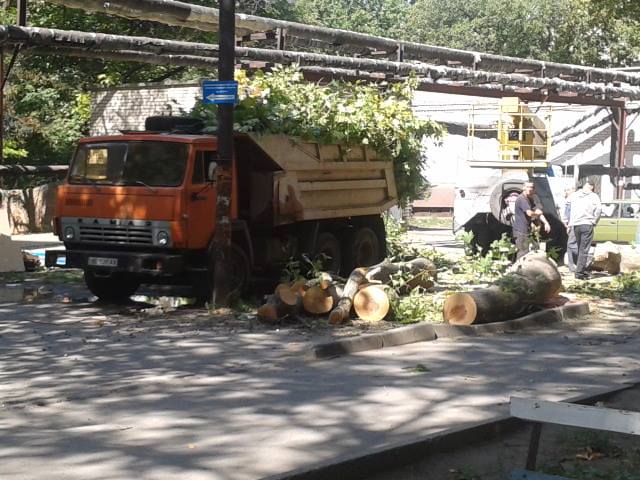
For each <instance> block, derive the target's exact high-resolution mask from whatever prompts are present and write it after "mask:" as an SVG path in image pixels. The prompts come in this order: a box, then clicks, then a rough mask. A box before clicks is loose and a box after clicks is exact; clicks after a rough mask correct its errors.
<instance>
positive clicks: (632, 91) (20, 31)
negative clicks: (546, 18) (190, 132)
mask: <svg viewBox="0 0 640 480" xmlns="http://www.w3.org/2000/svg"><path fill="white" fill-rule="evenodd" d="M0 43H5V44H9V45H15V44H27V45H34V46H49V47H56V46H63V47H70V46H75V47H78V48H82V49H93V50H101V49H103V50H114V49H116V50H117V49H126V50H141V51H144V52H152V53H157V54H160V55H162V54H185V55H191V56H193V55H202V56H211V55H217V53H218V51H217V49H215V48H214V47H212V46H211V45H208V44H202V43H191V42H179V41H174V40H160V39H153V38H147V37H130V36H124V35H105V34H95V33H86V32H75V31H65V30H56V29H43V28H34V27H7V26H0ZM235 54H236V56H237V57H240V58H246V59H251V60H260V61H266V62H271V63H279V64H284V65H288V64H292V63H297V64H299V65H302V66H303V67H310V66H311V67H316V66H321V67H322V68H326V67H333V68H334V70H333V71H332V72H331V71H327V70H325V71H324V73H323V75H325V76H326V74H327V73H330V72H331V77H336V76H338V75H342V74H344V75H345V76H347V75H349V73H347V72H352V75H355V76H358V73H356V71H358V70H360V71H364V73H367V72H368V77H369V80H372V79H373V78H374V74H389V75H393V76H395V77H397V79H396V80H397V81H400V80H402V79H403V78H405V77H406V76H408V75H410V74H411V73H415V74H416V76H417V77H418V82H419V84H420V85H422V86H423V88H424V89H425V90H428V89H429V88H431V89H433V90H434V91H436V88H437V87H434V86H437V85H438V83H436V82H444V81H448V80H453V79H455V80H457V81H464V82H466V84H465V85H454V87H460V86H465V87H468V86H469V84H470V85H473V86H476V85H477V84H480V85H482V86H483V88H484V89H493V90H495V91H496V92H499V95H497V96H504V95H505V92H507V91H508V92H509V93H511V92H512V91H514V92H516V93H518V92H520V91H521V90H522V89H528V90H529V91H532V90H539V89H544V90H548V91H558V92H564V93H565V94H570V95H582V96H583V97H586V98H589V96H590V95H595V96H600V97H606V98H608V99H609V100H615V99H620V98H623V97H626V98H629V99H640V88H638V87H613V86H609V85H603V84H585V83H580V82H568V81H565V80H561V79H558V78H545V79H542V78H537V77H530V76H526V75H518V74H505V73H495V72H487V71H474V70H470V69H468V68H451V67H444V66H436V65H428V64H414V63H409V62H391V61H388V60H373V59H367V58H353V57H345V56H339V55H325V54H318V53H309V52H297V51H283V50H270V49H264V48H247V47H237V48H236V50H235ZM316 68H317V67H316ZM316 72H320V70H316ZM379 80H383V79H379ZM389 80H393V78H392V79H389ZM487 83H489V84H488V85H487ZM440 87H444V88H447V87H449V88H451V85H444V86H443V85H442V84H440ZM505 87H509V88H505ZM483 91H485V90H483ZM538 95H539V96H538V99H542V100H541V101H549V100H548V99H549V98H550V97H551V95H546V93H545V94H538ZM556 98H562V95H559V94H558V95H557V97H556ZM571 98H572V99H573V98H575V97H571ZM590 100H591V99H590V98H589V101H590ZM593 100H594V101H592V102H590V103H588V102H589V101H587V100H584V101H583V102H584V103H587V104H598V102H596V101H595V100H597V98H594V99H593ZM563 103H580V102H577V101H575V102H574V101H573V100H565V101H564V102H563Z"/></svg>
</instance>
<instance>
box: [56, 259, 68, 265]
mask: <svg viewBox="0 0 640 480" xmlns="http://www.w3.org/2000/svg"><path fill="white" fill-rule="evenodd" d="M66 264H67V257H58V258H56V265H59V266H61V267H64V266H65V265H66Z"/></svg>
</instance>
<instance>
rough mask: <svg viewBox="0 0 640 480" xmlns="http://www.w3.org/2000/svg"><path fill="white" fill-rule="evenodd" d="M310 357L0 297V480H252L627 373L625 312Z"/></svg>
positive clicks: (226, 325) (278, 335)
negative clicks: (513, 400)
mask: <svg viewBox="0 0 640 480" xmlns="http://www.w3.org/2000/svg"><path fill="white" fill-rule="evenodd" d="M603 313H604V312H603V310H602V309H601V310H600V311H599V313H595V314H591V315H590V316H589V317H587V319H586V320H577V321H574V322H571V323H566V324H563V325H559V326H554V327H553V328H548V329H545V330H541V331H536V332H523V333H517V334H516V333H512V334H502V335H494V336H480V337H464V338H458V339H441V340H437V341H432V342H425V343H417V344H411V345H405V346H401V347H394V348H388V349H383V350H375V351H369V352H363V353H359V354H355V355H350V356H347V357H341V358H337V359H333V360H328V361H309V360H307V359H305V355H304V354H305V352H306V351H307V349H308V348H309V346H310V344H311V342H313V340H314V336H313V332H307V333H303V332H301V331H300V330H295V331H294V330H292V329H288V328H284V327H264V326H260V325H256V324H254V323H253V322H251V321H249V320H247V319H246V318H240V319H236V320H233V321H230V320H222V319H221V318H219V317H216V316H211V315H208V314H206V313H202V314H187V315H185V314H183V315H174V314H172V315H169V314H163V313H162V312H157V314H154V315H147V314H142V313H139V314H135V313H127V314H126V315H125V314H122V313H121V312H119V311H118V310H116V309H112V308H106V307H100V306H98V305H96V304H90V303H84V304H82V303H72V304H63V303H60V302H57V301H53V300H52V299H51V300H48V299H47V298H46V297H45V298H44V299H39V300H37V301H34V302H33V303H5V304H2V305H0V352H1V354H2V357H1V358H2V364H1V369H0V398H1V400H0V430H1V431H2V435H1V436H0V478H2V479H3V480H5V479H10V480H27V479H28V480H32V479H36V478H47V479H49V480H62V479H64V480H76V479H78V480H80V479H82V480H87V479H114V478H118V479H133V478H135V479H139V480H146V479H149V480H151V479H167V478H179V479H181V480H201V479H202V480H204V479H207V480H211V479H240V480H242V479H255V478H261V477H264V476H268V475H272V474H277V473H282V472H285V471H287V470H291V469H296V468H302V467H305V466H309V465H312V464H316V463H319V462H323V461H329V460H331V459H332V458H336V457H338V456H344V455H350V454H358V453H364V452H367V451H368V450H370V449H371V448H374V447H382V446H385V445H391V444H394V443H396V442H399V441H408V440H411V439H413V438H417V437H420V436H423V435H426V434H429V433H433V432H440V431H446V430H448V429H451V428H457V427H461V426H464V425H468V424H470V423H472V422H477V421H482V420H488V419H492V418H495V417H497V416H499V415H502V414H505V413H506V412H507V402H508V399H509V396H511V395H519V396H537V397H541V398H546V399H554V400H562V399H566V398H570V397H575V396H577V395H579V394H580V393H587V392H589V391H591V390H594V389H600V388H604V387H607V386H609V385H614V384H620V383H624V382H626V381H629V380H630V379H632V378H635V377H636V376H637V375H638V374H639V373H640V372H639V367H640V353H639V352H640V337H639V336H638V320H637V318H638V315H639V312H638V311H637V310H634V309H632V308H631V307H630V306H629V307H628V308H627V309H626V310H624V309H620V308H619V306H616V304H612V305H611V307H610V311H607V312H606V314H607V320H606V321H604V320H603V316H602V315H603Z"/></svg>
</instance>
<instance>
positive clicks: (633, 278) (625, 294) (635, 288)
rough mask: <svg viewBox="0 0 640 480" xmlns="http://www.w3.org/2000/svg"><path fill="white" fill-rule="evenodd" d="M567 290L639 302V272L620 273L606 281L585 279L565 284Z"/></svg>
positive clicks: (597, 296) (588, 295)
mask: <svg viewBox="0 0 640 480" xmlns="http://www.w3.org/2000/svg"><path fill="white" fill-rule="evenodd" d="M567 292H569V293H576V294H579V295H581V296H585V297H591V298H608V299H612V300H624V301H627V302H630V303H640V272H632V273H622V274H620V275H618V276H617V277H614V278H613V279H612V280H611V281H610V282H608V283H606V284H605V283H595V282H592V281H585V282H580V283H574V284H572V285H569V286H567Z"/></svg>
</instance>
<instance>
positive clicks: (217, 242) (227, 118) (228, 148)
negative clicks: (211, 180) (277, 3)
mask: <svg viewBox="0 0 640 480" xmlns="http://www.w3.org/2000/svg"><path fill="white" fill-rule="evenodd" d="M235 9H236V6H235V0H221V2H220V8H219V18H220V34H219V35H220V38H219V55H218V79H219V80H221V81H228V80H233V74H234V69H235V47H236V35H235ZM232 163H233V105H232V104H222V105H218V167H217V170H216V172H217V173H216V195H217V200H216V218H215V234H214V242H213V248H214V258H215V262H214V267H213V292H212V300H213V304H214V305H225V304H227V303H228V301H229V294H230V293H231V292H230V287H229V277H230V275H231V274H232V273H233V272H232V271H231V265H232V262H231V202H232V198H231V197H232V192H231V190H232V180H233V179H232V173H233V168H232Z"/></svg>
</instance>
